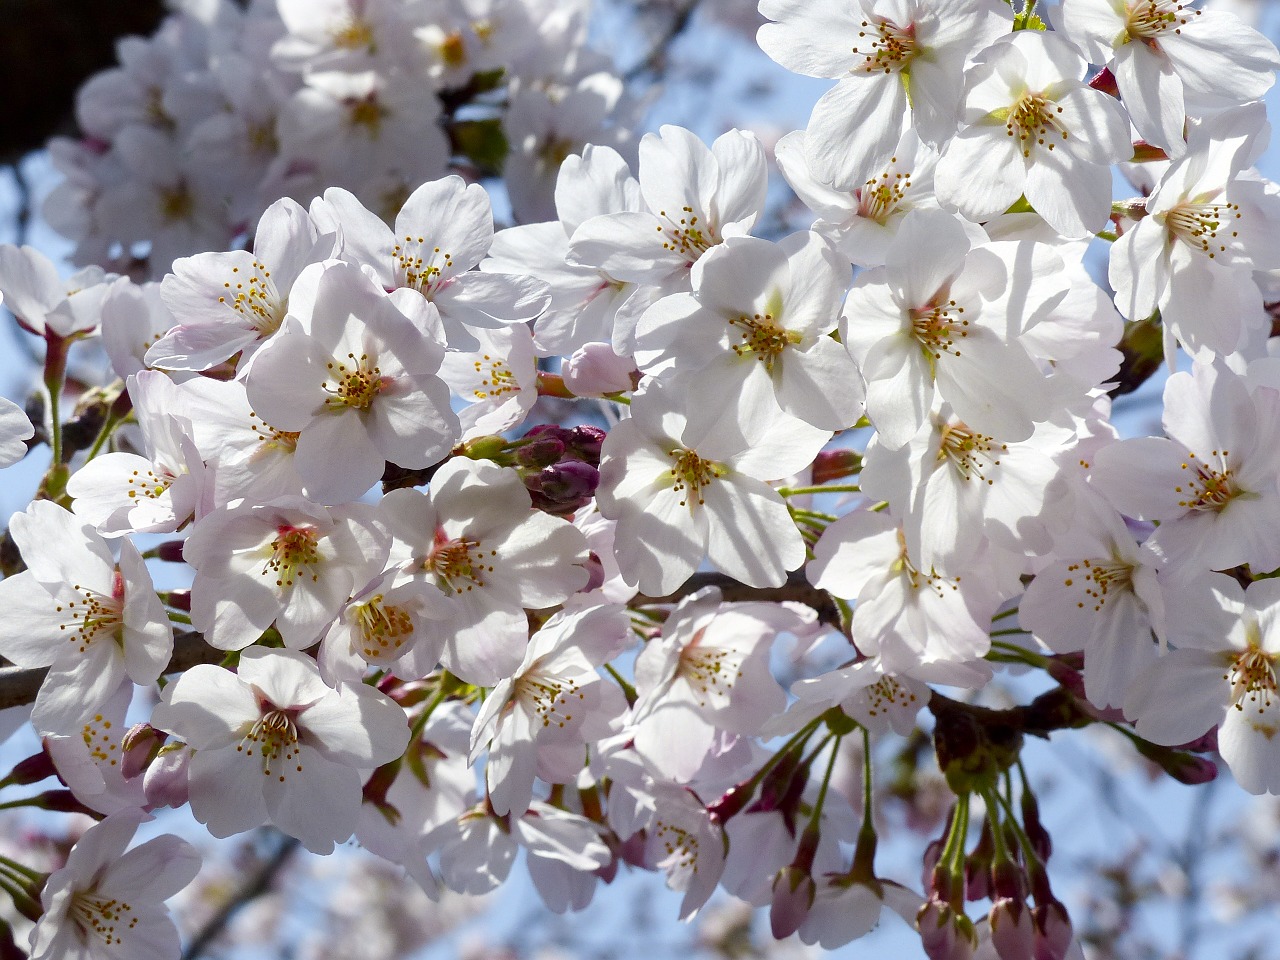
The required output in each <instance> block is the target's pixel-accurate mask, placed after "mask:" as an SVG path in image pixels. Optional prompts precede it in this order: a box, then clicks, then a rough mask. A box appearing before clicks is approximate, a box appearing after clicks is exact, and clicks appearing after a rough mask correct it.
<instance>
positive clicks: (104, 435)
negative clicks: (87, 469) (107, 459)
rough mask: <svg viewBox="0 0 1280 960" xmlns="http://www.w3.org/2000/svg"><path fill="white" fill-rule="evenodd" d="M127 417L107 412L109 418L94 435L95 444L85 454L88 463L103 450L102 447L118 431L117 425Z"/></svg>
mask: <svg viewBox="0 0 1280 960" xmlns="http://www.w3.org/2000/svg"><path fill="white" fill-rule="evenodd" d="M126 419H127V418H125V417H117V416H116V415H115V414H113V413H108V414H107V419H106V420H104V421H103V422H102V429H101V430H99V431H98V435H97V436H96V437H94V440H93V446H91V447H90V448H89V452H88V454H86V455H85V462H86V463H88V462H89V461H90V460H92V459H93V458H94V457H96V456H97V455H98V454H100V453H101V452H102V448H103V447H104V446H106V443H107V441H108V440H110V439H111V435H112V434H113V433H115V432H116V427H118V426H120V424H122V423H123V422H124V421H125V420H126Z"/></svg>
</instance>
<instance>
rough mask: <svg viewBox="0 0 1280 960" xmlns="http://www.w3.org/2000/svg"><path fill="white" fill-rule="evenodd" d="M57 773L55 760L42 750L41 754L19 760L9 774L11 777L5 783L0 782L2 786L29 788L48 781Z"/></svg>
mask: <svg viewBox="0 0 1280 960" xmlns="http://www.w3.org/2000/svg"><path fill="white" fill-rule="evenodd" d="M57 772H58V771H57V770H55V769H54V766H53V760H52V759H51V758H50V757H49V754H48V753H47V752H46V751H45V750H43V749H42V750H41V751H40V752H39V753H33V754H32V755H31V756H29V757H27V758H26V759H24V760H19V761H18V762H17V763H16V764H14V767H13V770H11V771H10V772H9V775H8V776H7V777H5V778H4V780H3V781H0V786H6V787H27V786H30V785H31V784H33V783H39V782H40V781H41V780H47V779H48V778H49V777H52V776H54V775H55V774H57Z"/></svg>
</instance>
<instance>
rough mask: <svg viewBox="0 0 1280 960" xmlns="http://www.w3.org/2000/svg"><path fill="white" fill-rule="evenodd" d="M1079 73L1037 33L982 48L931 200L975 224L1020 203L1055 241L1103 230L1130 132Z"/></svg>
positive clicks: (1069, 56)
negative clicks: (1025, 204)
mask: <svg viewBox="0 0 1280 960" xmlns="http://www.w3.org/2000/svg"><path fill="white" fill-rule="evenodd" d="M1087 69H1088V64H1086V63H1085V61H1084V58H1083V57H1081V56H1080V54H1079V53H1078V52H1077V51H1076V50H1075V48H1074V47H1072V46H1071V44H1069V43H1067V42H1066V41H1064V40H1063V39H1062V38H1061V37H1058V36H1055V35H1053V34H1049V33H1043V32H1041V31H1038V30H1020V31H1018V32H1017V33H1014V34H1011V35H1009V36H1006V37H1003V38H1001V40H1000V41H998V42H997V43H994V44H992V45H991V46H990V47H988V48H987V50H986V52H985V53H983V54H982V56H981V58H980V59H979V62H978V63H977V65H976V66H974V67H973V68H971V69H970V71H969V73H968V76H967V79H966V83H965V94H964V104H963V108H962V112H961V114H960V116H961V118H962V119H961V123H962V124H963V126H962V128H961V130H960V131H959V133H957V134H956V136H955V137H954V138H953V139H952V140H951V141H950V142H949V143H948V144H947V146H946V147H945V148H943V150H942V156H941V157H940V158H939V160H938V170H937V175H936V178H935V182H936V186H937V192H938V200H939V201H940V202H941V203H942V204H943V205H945V206H955V207H957V208H958V209H959V210H960V212H961V213H962V214H964V215H965V216H966V217H968V218H969V219H970V220H974V221H982V220H990V219H991V218H993V217H995V216H997V215H999V214H1001V213H1003V212H1004V211H1005V210H1007V209H1008V208H1009V207H1010V206H1012V205H1013V203H1014V202H1015V201H1016V200H1017V199H1018V198H1019V197H1020V196H1024V195H1025V196H1026V198H1027V201H1028V202H1029V203H1030V204H1031V206H1032V207H1034V208H1035V210H1036V212H1037V213H1038V214H1040V216H1041V217H1043V218H1044V219H1045V220H1046V221H1047V222H1048V223H1049V225H1050V226H1051V227H1053V228H1054V229H1055V230H1056V231H1058V233H1060V234H1062V235H1063V236H1067V237H1087V236H1089V235H1090V234H1092V233H1093V232H1094V231H1096V230H1100V229H1102V227H1103V225H1104V224H1106V222H1107V217H1108V215H1109V214H1110V211H1111V164H1112V163H1114V162H1115V161H1117V160H1121V159H1127V157H1128V155H1129V153H1130V146H1129V127H1128V124H1127V123H1126V121H1125V116H1124V111H1122V110H1121V109H1120V107H1119V105H1117V104H1116V102H1115V100H1113V99H1112V98H1111V97H1108V96H1107V95H1106V94H1104V93H1101V92H1100V91H1097V90H1092V89H1090V88H1089V87H1088V86H1087V85H1086V84H1085V83H1084V82H1083V78H1084V75H1085V72H1086V70H1087Z"/></svg>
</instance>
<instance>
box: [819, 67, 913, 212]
mask: <svg viewBox="0 0 1280 960" xmlns="http://www.w3.org/2000/svg"><path fill="white" fill-rule="evenodd" d="M909 113H910V111H909V107H908V104H907V93H906V88H905V87H904V86H903V85H902V80H901V78H900V77H899V76H898V75H897V74H869V75H867V76H858V77H853V78H849V79H844V80H841V81H840V82H839V83H837V84H836V85H835V86H834V87H832V88H831V89H830V90H828V91H827V92H826V93H825V94H823V96H822V98H821V99H820V100H819V101H818V102H817V104H816V105H815V106H814V108H813V113H812V115H811V116H810V117H809V125H808V126H807V127H806V128H805V157H806V158H807V159H808V161H809V169H810V170H812V171H813V175H814V176H815V177H816V178H817V179H818V180H820V181H822V182H823V183H828V184H831V185H832V186H834V187H836V188H837V189H841V190H853V189H855V188H856V187H860V186H861V185H862V184H864V183H865V182H866V181H867V180H868V178H870V177H871V176H872V175H873V174H874V173H875V172H876V169H877V168H878V167H879V166H880V165H881V164H883V163H884V162H885V161H886V160H888V159H889V158H890V157H891V156H892V155H893V148H894V147H895V146H896V145H897V143H898V140H899V139H900V138H901V136H902V131H903V128H904V126H905V124H906V120H907V117H908V116H909Z"/></svg>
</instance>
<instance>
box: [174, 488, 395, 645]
mask: <svg viewBox="0 0 1280 960" xmlns="http://www.w3.org/2000/svg"><path fill="white" fill-rule="evenodd" d="M235 504H236V505H235V506H227V507H220V508H219V509H218V510H216V511H214V512H213V513H211V514H209V516H207V517H205V519H204V520H202V521H201V522H200V523H199V524H197V525H196V528H195V529H194V530H192V531H191V535H190V536H189V537H188V538H187V541H186V545H185V546H184V548H183V557H184V558H185V559H186V561H187V563H189V564H191V566H193V567H195V570H196V577H195V582H194V583H193V584H192V586H191V622H192V624H194V625H195V627H196V629H198V630H200V631H201V632H203V633H204V637H205V640H206V641H208V642H209V644H211V645H212V646H214V647H217V648H218V649H220V650H240V649H242V648H244V647H247V646H248V645H249V644H251V643H253V642H255V641H256V640H257V639H258V638H259V637H261V636H262V632H263V631H264V630H266V629H267V628H268V627H269V626H271V625H272V624H273V623H274V624H275V627H276V629H277V630H278V631H279V632H280V636H281V639H283V640H284V643H285V646H287V647H290V648H293V649H298V650H301V649H304V648H306V647H309V646H311V645H312V644H313V643H315V642H316V641H317V640H319V639H320V635H321V633H322V632H323V631H324V629H325V627H326V626H328V624H329V621H331V620H332V619H333V618H334V617H335V616H337V614H338V611H339V610H341V609H342V607H343V605H344V604H345V603H346V602H347V599H348V598H349V597H350V596H351V595H352V594H353V593H356V592H357V591H359V590H362V589H363V588H364V586H365V585H366V584H368V583H369V582H370V581H371V580H372V579H373V578H374V577H375V576H376V575H377V574H378V572H379V571H380V570H381V569H382V567H383V564H384V562H385V561H386V558H387V551H388V549H389V547H390V537H389V535H388V534H387V533H386V531H385V530H384V529H383V528H382V526H381V525H380V524H379V523H378V522H377V521H376V520H375V519H374V517H373V513H372V510H371V508H369V507H367V506H365V505H363V504H353V505H350V506H347V507H335V508H333V509H331V510H329V509H325V508H324V507H318V506H316V505H315V504H311V503H308V502H307V501H305V500H289V499H283V500H278V501H275V502H274V503H271V504H261V505H257V504H254V503H252V502H247V501H235Z"/></svg>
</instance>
